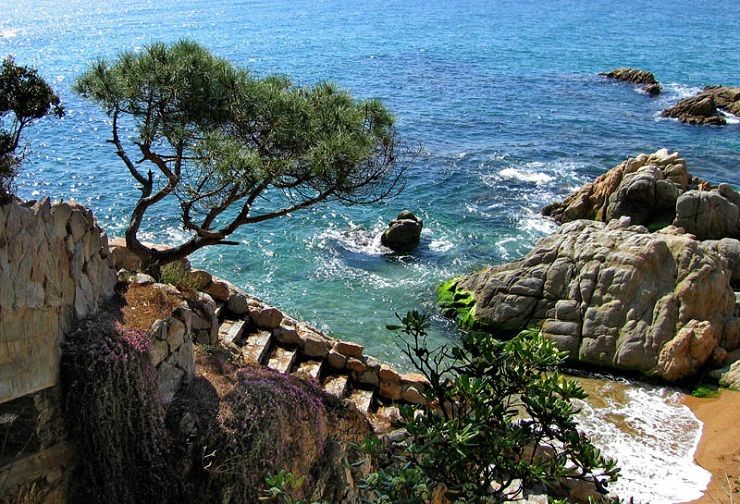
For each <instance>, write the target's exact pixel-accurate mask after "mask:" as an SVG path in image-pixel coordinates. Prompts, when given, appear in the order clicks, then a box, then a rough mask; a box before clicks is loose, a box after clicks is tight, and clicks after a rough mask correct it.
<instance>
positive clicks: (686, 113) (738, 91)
mask: <svg viewBox="0 0 740 504" xmlns="http://www.w3.org/2000/svg"><path fill="white" fill-rule="evenodd" d="M721 110H723V111H725V112H728V113H730V114H732V115H736V116H740V87H726V86H709V87H706V88H704V90H703V91H701V92H700V93H699V94H697V95H695V96H690V97H688V98H684V99H683V100H681V101H679V102H678V103H676V104H675V105H674V106H672V107H669V108H667V109H665V110H664V111H663V112H662V115H663V116H664V117H673V118H675V119H678V120H679V121H681V122H685V123H688V124H709V125H714V126H722V125H724V124H726V123H727V120H726V119H725V118H724V116H723V115H722V114H721V113H720V111H721Z"/></svg>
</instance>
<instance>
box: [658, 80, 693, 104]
mask: <svg viewBox="0 0 740 504" xmlns="http://www.w3.org/2000/svg"><path fill="white" fill-rule="evenodd" d="M663 88H664V89H665V90H666V91H668V93H670V94H672V95H675V97H677V98H678V99H679V100H683V99H684V98H688V97H689V96H694V95H695V94H698V93H700V92H701V90H702V88H700V87H697V86H689V85H686V84H680V83H678V82H669V83H668V84H664V85H663Z"/></svg>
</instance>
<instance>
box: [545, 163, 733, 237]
mask: <svg viewBox="0 0 740 504" xmlns="http://www.w3.org/2000/svg"><path fill="white" fill-rule="evenodd" d="M739 205H740V194H738V193H737V192H736V191H735V190H734V189H733V188H732V187H730V186H729V185H728V184H720V185H719V186H718V187H712V186H711V185H710V184H709V183H708V182H706V181H705V180H702V179H700V178H698V177H695V176H693V175H691V174H690V173H689V172H688V170H687V169H686V161H684V160H683V159H682V158H681V157H680V156H679V154H678V153H677V152H673V153H669V152H668V150H666V149H660V150H659V151H657V152H654V153H652V154H640V155H639V156H637V157H635V158H629V159H627V160H626V161H623V162H622V163H620V164H618V165H617V166H615V167H613V168H611V169H610V170H609V171H608V172H606V173H605V174H603V175H601V176H600V177H598V178H597V179H596V180H595V181H594V182H592V183H588V184H585V185H584V186H583V187H581V188H580V189H579V190H577V191H576V192H574V193H572V194H571V195H570V196H568V197H567V198H566V199H565V200H564V201H562V202H555V203H552V204H550V205H548V206H546V207H545V208H543V209H542V213H543V214H544V215H547V216H549V217H552V218H553V219H554V220H555V221H557V222H559V223H564V222H570V221H574V220H577V219H591V220H597V221H600V222H609V221H610V220H612V219H617V218H620V217H624V216H627V217H629V218H630V219H631V222H632V224H641V225H645V226H648V227H649V228H651V229H660V228H663V227H665V226H667V225H669V224H673V225H674V226H677V227H681V228H683V229H684V230H685V231H686V232H688V233H691V234H693V235H695V236H696V237H697V238H699V239H700V240H719V239H721V238H735V237H737V236H738V218H739V216H740V207H739Z"/></svg>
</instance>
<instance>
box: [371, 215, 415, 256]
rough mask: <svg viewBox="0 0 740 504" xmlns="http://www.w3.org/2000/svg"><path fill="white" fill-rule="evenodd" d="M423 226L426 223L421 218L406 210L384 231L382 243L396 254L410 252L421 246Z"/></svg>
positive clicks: (381, 238)
mask: <svg viewBox="0 0 740 504" xmlns="http://www.w3.org/2000/svg"><path fill="white" fill-rule="evenodd" d="M423 226H424V223H423V222H422V220H421V219H420V218H418V217H417V216H416V215H414V214H413V213H411V212H410V211H408V210H404V211H402V212H401V213H399V214H398V217H396V218H395V219H393V220H392V221H390V223H388V228H387V229H386V230H385V231H383V235H382V236H381V237H380V242H381V243H382V244H383V245H384V246H386V247H388V248H389V249H392V250H395V251H396V252H408V251H410V250H413V249H414V247H416V246H417V245H418V244H419V240H420V238H421V229H422V227H423Z"/></svg>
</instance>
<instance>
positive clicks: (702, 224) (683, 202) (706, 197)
mask: <svg viewBox="0 0 740 504" xmlns="http://www.w3.org/2000/svg"><path fill="white" fill-rule="evenodd" d="M673 225H674V226H678V227H682V228H684V229H685V230H686V231H688V232H690V233H692V234H694V235H696V236H697V237H698V238H699V239H702V240H719V239H722V238H725V237H734V236H737V234H738V207H737V205H735V204H734V203H733V202H732V201H730V200H729V199H727V198H725V197H724V196H722V195H721V194H720V193H719V192H718V191H696V190H694V191H687V192H685V193H683V194H682V195H681V196H679V198H678V199H677V200H676V218H675V220H674V221H673Z"/></svg>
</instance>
